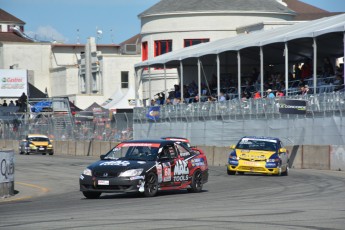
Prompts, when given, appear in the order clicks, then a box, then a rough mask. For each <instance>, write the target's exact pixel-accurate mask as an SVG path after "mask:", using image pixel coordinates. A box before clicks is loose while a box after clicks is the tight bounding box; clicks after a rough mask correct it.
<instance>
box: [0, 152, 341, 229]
mask: <svg viewBox="0 0 345 230" xmlns="http://www.w3.org/2000/svg"><path fill="white" fill-rule="evenodd" d="M93 161H95V158H86V157H79V158H76V157H68V156H66V157H62V156H41V155H30V156H27V155H23V156H21V155H16V171H15V181H16V183H15V189H16V190H17V192H18V193H17V194H16V195H15V196H13V197H12V198H6V199H0V229H6V230H7V229H19V230H21V229H25V230H27V229H56V230H57V229H275V230H276V229H322V230H326V229H345V173H344V172H329V171H318V170H297V169H292V170H290V175H289V176H288V177H278V176H262V175H236V176H228V175H227V174H226V170H225V167H211V168H210V178H209V182H208V183H207V184H205V185H204V190H203V192H201V193H197V194H195V193H194V194H193V193H188V192H187V191H174V192H159V194H158V196H156V197H153V198H145V197H141V196H138V195H137V194H105V195H103V196H102V197H101V198H100V199H97V200H88V199H84V197H83V195H82V193H81V192H79V181H78V179H79V175H80V173H81V171H82V170H83V169H84V168H85V167H86V166H87V165H88V164H89V163H91V162H93Z"/></svg>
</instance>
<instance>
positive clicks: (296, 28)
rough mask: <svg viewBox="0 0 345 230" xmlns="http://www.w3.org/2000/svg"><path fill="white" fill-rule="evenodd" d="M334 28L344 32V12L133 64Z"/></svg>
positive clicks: (316, 33)
mask: <svg viewBox="0 0 345 230" xmlns="http://www.w3.org/2000/svg"><path fill="white" fill-rule="evenodd" d="M335 32H345V14H340V15H336V16H332V17H326V18H322V19H318V20H314V21H308V22H300V23H297V24H295V25H291V26H285V27H280V28H277V29H272V30H264V31H258V32H253V33H250V34H242V35H239V36H236V37H231V38H225V39H220V40H217V41H214V42H209V43H203V44H199V45H195V46H191V47H188V48H184V49H181V50H177V51H173V52H170V53H167V54H164V55H161V56H158V57H156V58H153V59H150V60H147V61H143V62H140V63H138V64H136V65H135V68H141V67H145V66H154V65H162V64H167V63H169V62H176V61H183V60H185V59H188V58H199V57H202V56H205V55H210V54H220V53H223V52H226V51H239V50H242V49H245V48H249V47H262V46H265V45H269V44H273V43H285V42H289V41H292V40H295V39H301V38H317V37H319V36H322V35H325V34H330V33H335Z"/></svg>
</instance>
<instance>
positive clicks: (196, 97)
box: [193, 95, 199, 103]
mask: <svg viewBox="0 0 345 230" xmlns="http://www.w3.org/2000/svg"><path fill="white" fill-rule="evenodd" d="M197 102H199V96H198V95H196V96H195V97H194V99H193V103H197Z"/></svg>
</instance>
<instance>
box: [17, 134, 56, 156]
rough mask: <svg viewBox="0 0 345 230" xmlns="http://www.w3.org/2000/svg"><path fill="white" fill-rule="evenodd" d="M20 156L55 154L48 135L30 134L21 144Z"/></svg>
mask: <svg viewBox="0 0 345 230" xmlns="http://www.w3.org/2000/svg"><path fill="white" fill-rule="evenodd" d="M19 153H20V154H24V153H25V154H28V155H29V154H32V153H40V154H42V155H46V154H47V153H48V154H49V155H53V154H54V148H53V144H52V141H51V140H50V139H49V137H47V136H46V135H42V134H29V135H27V136H26V138H25V139H24V140H22V141H21V142H20V143H19Z"/></svg>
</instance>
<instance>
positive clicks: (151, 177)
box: [144, 172, 158, 197]
mask: <svg viewBox="0 0 345 230" xmlns="http://www.w3.org/2000/svg"><path fill="white" fill-rule="evenodd" d="M157 192H158V179H157V175H156V174H154V173H153V172H150V173H149V174H147V176H146V180H145V185H144V195H145V196H146V197H153V196H155V195H156V194H157Z"/></svg>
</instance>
